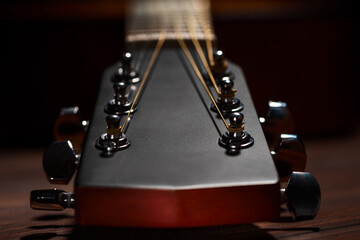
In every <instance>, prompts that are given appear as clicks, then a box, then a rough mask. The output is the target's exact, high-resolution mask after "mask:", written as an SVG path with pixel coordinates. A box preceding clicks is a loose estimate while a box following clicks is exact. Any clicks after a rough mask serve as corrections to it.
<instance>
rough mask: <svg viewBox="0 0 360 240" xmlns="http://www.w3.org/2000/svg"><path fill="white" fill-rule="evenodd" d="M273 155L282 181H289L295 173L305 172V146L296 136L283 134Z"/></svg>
mask: <svg viewBox="0 0 360 240" xmlns="http://www.w3.org/2000/svg"><path fill="white" fill-rule="evenodd" d="M271 154H272V156H273V159H274V163H275V166H276V168H277V171H278V173H279V176H280V179H281V180H282V181H286V180H288V178H289V177H290V175H291V173H292V172H293V171H297V172H302V171H304V170H305V165H306V152H305V146H304V144H303V142H302V141H301V139H300V138H299V137H298V136H297V135H295V134H281V135H280V141H279V143H278V145H277V146H276V147H275V149H274V150H273V151H271Z"/></svg>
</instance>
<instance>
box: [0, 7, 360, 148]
mask: <svg viewBox="0 0 360 240" xmlns="http://www.w3.org/2000/svg"><path fill="white" fill-rule="evenodd" d="M125 4H126V3H125V1H114V0H103V1H98V0H74V1H69V0H53V1H44V0H33V1H29V0H27V1H25V0H12V1H9V0H5V1H2V2H1V3H0V27H1V37H0V61H1V65H0V79H1V87H0V109H1V124H0V144H1V147H15V146H16V147H17V146H20V147H23V146H30V147H31V146H40V147H43V146H46V145H48V144H49V143H50V142H51V141H52V139H53V136H52V129H53V125H54V122H55V120H56V117H57V116H58V113H59V110H60V108H62V107H67V106H74V105H77V106H79V107H80V109H81V111H82V113H83V115H84V116H85V118H90V117H91V112H92V108H93V104H94V103H95V99H96V94H97V88H98V84H99V81H100V79H101V75H102V72H103V70H104V69H105V68H106V67H108V66H110V65H112V64H114V63H115V62H117V61H118V60H119V57H120V54H121V53H122V52H123V51H124V42H123V39H124V9H125ZM212 11H213V18H214V27H215V32H216V34H217V36H218V45H219V47H220V48H221V49H222V50H224V52H225V54H226V56H227V57H228V58H229V59H231V60H232V61H233V62H235V63H237V64H239V65H240V66H241V67H242V69H243V71H244V73H245V77H246V79H247V82H248V85H249V87H250V90H251V93H252V96H253V99H254V102H255V105H256V108H257V111H258V113H259V114H260V115H262V114H263V113H264V111H265V108H266V105H267V101H268V100H281V101H285V102H287V103H288V104H289V107H290V110H291V112H292V114H293V117H294V119H295V123H296V126H297V132H298V133H300V134H301V135H303V136H309V137H322V136H331V135H333V136H337V135H339V134H351V133H352V132H354V131H355V129H356V127H357V126H358V125H359V124H358V123H357V120H358V119H359V113H360V107H359V103H360V97H359V95H358V90H359V81H358V79H359V72H358V66H359V45H358V42H359V29H358V25H359V17H358V16H359V11H358V8H357V7H356V4H355V1H354V2H353V1H349V0H342V1H340V0H334V1H325V0H303V1H290V0H274V1H273V0H241V1H240V0H239V1H230V0H221V1H220V0H218V1H216V0H213V1H212Z"/></svg>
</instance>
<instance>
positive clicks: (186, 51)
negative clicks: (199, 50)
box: [175, 29, 228, 128]
mask: <svg viewBox="0 0 360 240" xmlns="http://www.w3.org/2000/svg"><path fill="white" fill-rule="evenodd" d="M175 35H176V40H177V41H178V43H179V45H180V47H181V49H182V50H183V52H184V54H185V56H186V57H187V59H188V61H189V62H190V64H191V66H192V68H193V70H194V71H195V73H196V75H197V76H198V78H199V80H200V82H201V84H202V85H203V86H204V88H205V91H206V92H207V94H208V95H209V97H210V99H211V101H212V102H213V104H214V106H215V108H216V110H217V111H218V113H219V116H220V117H221V119H222V121H223V123H224V124H225V126H226V128H228V124H227V122H226V120H225V118H224V116H223V115H222V113H221V111H220V109H219V107H218V106H217V104H216V101H215V99H214V97H213V96H212V94H211V92H210V89H209V88H208V86H207V85H206V82H205V80H204V78H203V76H202V75H201V72H200V70H199V68H198V67H197V66H196V63H195V60H194V58H193V57H192V55H191V53H190V50H189V48H188V47H187V45H186V43H185V41H184V39H183V38H182V36H181V31H180V30H179V29H175Z"/></svg>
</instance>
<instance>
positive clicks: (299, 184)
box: [281, 172, 321, 221]
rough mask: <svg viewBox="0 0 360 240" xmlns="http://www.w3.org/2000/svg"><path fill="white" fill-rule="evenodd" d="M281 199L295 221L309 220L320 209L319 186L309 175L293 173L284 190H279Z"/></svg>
mask: <svg viewBox="0 0 360 240" xmlns="http://www.w3.org/2000/svg"><path fill="white" fill-rule="evenodd" d="M281 199H282V203H283V204H286V205H287V207H288V209H289V211H290V213H291V214H292V216H293V219H294V220H295V221H299V220H310V219H313V218H314V217H315V216H316V214H317V212H318V210H319V207H320V202H321V192H320V186H319V184H318V182H317V181H316V179H315V178H314V177H313V176H312V175H311V174H310V173H308V172H293V173H292V174H291V176H290V179H289V182H288V184H287V187H286V189H281Z"/></svg>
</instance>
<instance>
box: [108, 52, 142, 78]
mask: <svg viewBox="0 0 360 240" xmlns="http://www.w3.org/2000/svg"><path fill="white" fill-rule="evenodd" d="M131 62H132V55H131V53H129V52H125V53H124V54H123V55H122V56H121V62H120V65H119V68H118V69H117V71H116V72H115V73H114V75H113V77H112V78H111V81H113V82H121V81H125V82H128V83H137V82H139V81H140V78H139V74H138V73H137V72H136V71H135V70H134V69H133V68H132V66H131Z"/></svg>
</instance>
